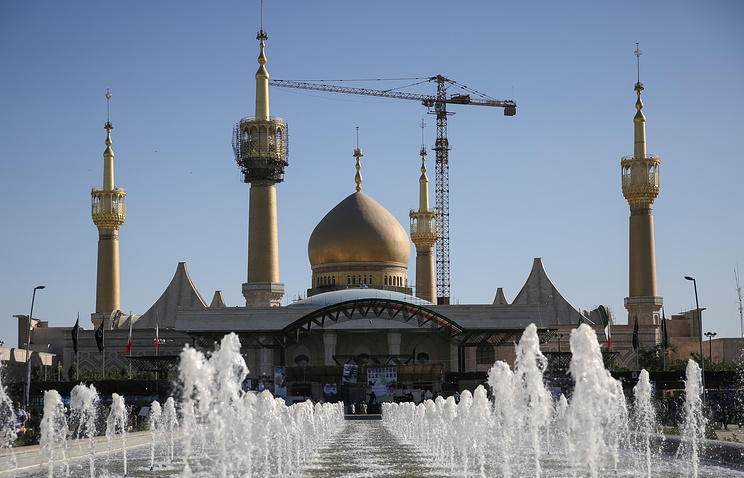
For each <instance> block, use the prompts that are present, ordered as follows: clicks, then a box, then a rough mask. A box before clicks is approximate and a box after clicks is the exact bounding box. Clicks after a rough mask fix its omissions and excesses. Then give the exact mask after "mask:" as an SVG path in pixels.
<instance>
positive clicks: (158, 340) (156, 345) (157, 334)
mask: <svg viewBox="0 0 744 478" xmlns="http://www.w3.org/2000/svg"><path fill="white" fill-rule="evenodd" d="M158 344H160V335H159V332H158V323H157V322H155V354H156V355H157V353H158Z"/></svg>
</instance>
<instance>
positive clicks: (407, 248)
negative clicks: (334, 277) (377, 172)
mask: <svg viewBox="0 0 744 478" xmlns="http://www.w3.org/2000/svg"><path fill="white" fill-rule="evenodd" d="M307 254H308V256H309V257H310V265H311V266H312V267H315V266H317V265H322V264H332V263H339V262H386V263H395V264H397V265H401V266H403V267H407V266H408V259H409V258H410V256H411V245H410V243H409V241H408V234H406V231H405V229H403V226H401V225H400V223H399V222H398V220H397V219H395V217H393V215H392V214H390V212H388V210H387V209H385V208H384V207H383V206H382V205H381V204H380V203H378V202H377V201H375V200H374V199H372V198H371V197H369V196H367V195H366V194H364V193H363V192H361V191H359V192H355V193H354V194H351V195H350V196H348V197H347V198H346V199H344V200H343V201H341V202H340V203H338V204H337V205H336V207H334V208H333V209H331V211H330V212H329V213H328V214H326V215H325V217H324V218H323V219H322V220H321V221H320V222H319V223H318V225H317V226H315V229H314V230H313V233H312V234H311V235H310V241H309V242H308V245H307Z"/></svg>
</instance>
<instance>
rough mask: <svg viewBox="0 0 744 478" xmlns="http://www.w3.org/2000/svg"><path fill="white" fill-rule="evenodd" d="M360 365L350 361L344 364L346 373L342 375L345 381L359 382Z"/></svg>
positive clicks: (342, 379)
mask: <svg viewBox="0 0 744 478" xmlns="http://www.w3.org/2000/svg"><path fill="white" fill-rule="evenodd" d="M358 372H359V367H358V366H357V365H353V364H350V363H347V364H344V375H343V377H341V381H342V382H343V383H357V373H358Z"/></svg>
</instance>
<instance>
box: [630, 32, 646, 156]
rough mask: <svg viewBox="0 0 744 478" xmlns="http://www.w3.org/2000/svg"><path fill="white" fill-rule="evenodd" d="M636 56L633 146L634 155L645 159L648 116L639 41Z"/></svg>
mask: <svg viewBox="0 0 744 478" xmlns="http://www.w3.org/2000/svg"><path fill="white" fill-rule="evenodd" d="M634 53H635V56H636V70H637V72H638V79H637V81H636V84H635V88H634V89H635V91H636V95H638V99H637V100H636V104H635V107H636V110H638V111H637V112H636V115H635V117H634V118H633V138H634V141H635V146H634V148H633V157H634V158H636V159H643V158H645V157H646V117H645V116H644V115H643V111H641V110H642V109H643V101H641V91H643V83H641V50H640V49H639V48H638V42H636V49H635V52H634Z"/></svg>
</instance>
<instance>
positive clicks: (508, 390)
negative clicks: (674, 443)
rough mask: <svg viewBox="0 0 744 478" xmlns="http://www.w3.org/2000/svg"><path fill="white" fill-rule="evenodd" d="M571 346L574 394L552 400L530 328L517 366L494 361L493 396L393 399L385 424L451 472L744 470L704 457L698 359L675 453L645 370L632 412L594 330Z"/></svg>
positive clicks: (581, 330) (577, 333)
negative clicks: (413, 401)
mask: <svg viewBox="0 0 744 478" xmlns="http://www.w3.org/2000/svg"><path fill="white" fill-rule="evenodd" d="M570 345H571V351H572V353H573V355H572V359H571V364H570V366H569V372H570V374H571V376H572V377H573V379H574V382H575V386H574V389H573V393H572V394H571V396H570V397H569V398H566V396H564V395H561V396H560V397H559V399H558V400H557V401H555V403H554V402H553V400H552V399H551V396H550V394H549V392H548V390H547V389H546V387H545V385H544V381H543V376H542V375H543V371H544V370H545V362H544V357H543V356H542V353H541V352H540V350H539V347H538V342H537V336H536V329H535V327H534V326H529V327H527V329H526V330H525V332H524V334H523V335H522V338H521V340H520V341H519V344H517V346H516V360H515V366H514V370H512V369H511V368H510V367H509V366H508V365H507V364H506V363H504V362H496V363H495V364H494V366H493V367H492V368H491V370H490V372H489V374H488V385H489V387H490V388H491V393H492V396H493V401H492V402H488V401H487V400H486V401H484V397H486V390H485V388H483V386H479V387H478V388H476V390H475V392H474V393H473V394H472V396H471V394H470V393H469V392H463V393H462V398H461V400H460V403H459V404H455V402H454V401H453V400H452V397H449V398H448V399H447V400H443V399H441V398H438V399H437V400H435V401H431V400H429V401H426V402H424V403H423V404H420V405H418V406H414V405H413V404H395V403H387V404H384V405H383V424H384V425H385V426H386V427H387V429H388V431H389V432H390V433H391V434H392V435H394V436H395V437H396V438H397V439H398V440H399V441H400V442H401V443H405V444H411V445H414V446H416V448H417V449H418V450H419V452H420V454H421V455H423V456H427V457H429V458H430V459H431V460H432V461H433V462H434V463H436V464H438V465H440V466H441V468H442V469H444V470H447V474H449V475H458V476H476V475H477V476H505V477H509V476H592V477H598V476H610V475H611V476H639V475H646V476H651V475H660V476H679V475H690V474H691V475H693V476H724V475H725V476H734V475H736V476H744V473H741V472H742V471H744V470H742V468H738V470H739V471H737V470H736V469H733V468H730V467H728V468H726V467H721V466H720V465H716V464H713V463H703V461H702V459H701V456H702V455H701V453H700V449H701V445H702V443H703V440H702V436H703V431H704V428H705V423H704V419H703V414H702V402H701V399H700V394H701V390H702V389H701V384H700V370H699V368H698V367H697V364H695V363H694V362H692V361H691V362H690V364H689V365H688V368H687V382H686V383H687V385H686V395H687V401H686V419H685V426H684V439H683V447H681V448H680V450H681V452H680V453H679V454H678V456H677V457H675V456H674V455H673V454H670V453H668V452H667V451H666V449H667V448H665V446H662V445H668V444H669V443H668V442H666V441H665V440H663V439H660V437H659V435H658V432H659V431H660V430H659V427H658V425H657V423H656V421H655V416H654V410H653V405H652V402H651V384H650V382H649V377H648V373H647V372H645V371H642V372H641V374H640V377H639V382H638V384H637V385H636V387H635V390H634V401H633V408H632V413H630V414H629V413H628V409H627V407H626V398H625V396H624V394H623V389H622V386H621V384H620V382H619V381H617V380H615V379H614V378H612V376H611V375H610V373H609V372H608V371H607V370H606V369H605V368H604V365H603V361H602V354H601V350H600V347H599V344H598V342H597V338H596V333H595V332H594V330H592V329H591V328H590V327H589V326H587V325H581V326H580V327H578V328H577V329H575V330H573V331H572V333H571V339H570ZM421 437H426V439H425V440H421ZM732 447H735V445H732ZM737 453H741V451H740V450H738V449H737V450H734V451H733V453H732V456H734V459H733V460H736V459H738V458H736V457H741V463H742V466H743V467H744V454H737ZM728 463H732V461H729V462H728Z"/></svg>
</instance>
